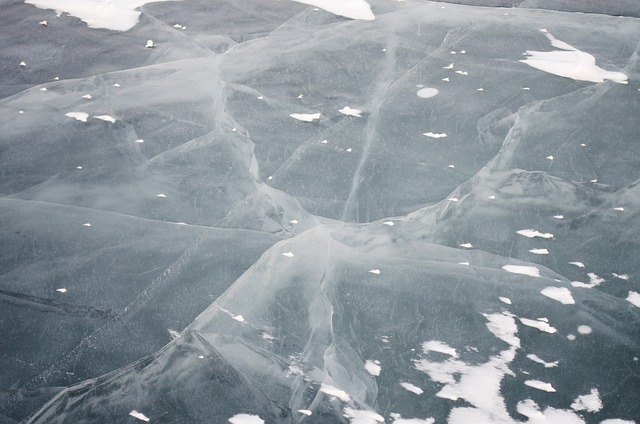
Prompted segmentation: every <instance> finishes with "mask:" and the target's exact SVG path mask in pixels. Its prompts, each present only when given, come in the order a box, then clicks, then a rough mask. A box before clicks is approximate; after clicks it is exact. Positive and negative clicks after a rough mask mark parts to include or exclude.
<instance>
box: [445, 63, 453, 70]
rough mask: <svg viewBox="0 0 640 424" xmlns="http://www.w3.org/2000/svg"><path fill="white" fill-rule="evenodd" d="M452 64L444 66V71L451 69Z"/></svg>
mask: <svg viewBox="0 0 640 424" xmlns="http://www.w3.org/2000/svg"><path fill="white" fill-rule="evenodd" d="M453 66H454V65H453V63H450V64H449V66H445V67H444V69H453Z"/></svg>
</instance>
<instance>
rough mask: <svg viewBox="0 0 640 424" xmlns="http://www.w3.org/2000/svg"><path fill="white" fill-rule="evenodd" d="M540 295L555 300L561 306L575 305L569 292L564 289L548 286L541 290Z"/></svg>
mask: <svg viewBox="0 0 640 424" xmlns="http://www.w3.org/2000/svg"><path fill="white" fill-rule="evenodd" d="M540 293H542V294H543V295H545V296H547V297H548V298H551V299H553V300H557V301H558V302H560V303H562V304H563V305H574V304H575V303H576V301H575V300H574V299H573V296H571V291H570V290H569V289H568V288H566V287H553V286H550V287H547V288H544V289H542V291H541V292H540Z"/></svg>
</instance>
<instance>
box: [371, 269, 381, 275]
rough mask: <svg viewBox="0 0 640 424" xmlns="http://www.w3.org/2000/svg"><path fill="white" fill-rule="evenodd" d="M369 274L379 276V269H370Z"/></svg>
mask: <svg viewBox="0 0 640 424" xmlns="http://www.w3.org/2000/svg"><path fill="white" fill-rule="evenodd" d="M369 272H370V273H372V274H375V275H380V270H379V269H370V270H369Z"/></svg>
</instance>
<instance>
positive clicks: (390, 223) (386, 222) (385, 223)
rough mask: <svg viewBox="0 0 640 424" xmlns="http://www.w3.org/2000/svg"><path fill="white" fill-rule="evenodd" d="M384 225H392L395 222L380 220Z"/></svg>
mask: <svg viewBox="0 0 640 424" xmlns="http://www.w3.org/2000/svg"><path fill="white" fill-rule="evenodd" d="M382 223H383V224H384V225H388V226H389V227H393V226H394V225H395V224H394V223H393V221H383V222H382Z"/></svg>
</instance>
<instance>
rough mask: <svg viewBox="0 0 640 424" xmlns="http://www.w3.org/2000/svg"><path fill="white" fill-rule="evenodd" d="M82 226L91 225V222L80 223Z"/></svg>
mask: <svg viewBox="0 0 640 424" xmlns="http://www.w3.org/2000/svg"><path fill="white" fill-rule="evenodd" d="M82 226H83V227H91V224H90V223H88V222H85V223H84V224H82Z"/></svg>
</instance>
